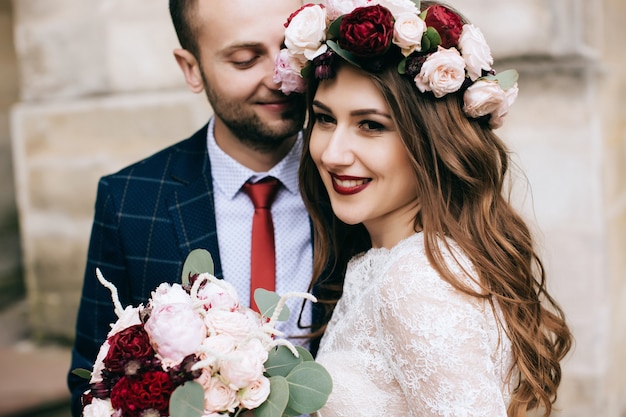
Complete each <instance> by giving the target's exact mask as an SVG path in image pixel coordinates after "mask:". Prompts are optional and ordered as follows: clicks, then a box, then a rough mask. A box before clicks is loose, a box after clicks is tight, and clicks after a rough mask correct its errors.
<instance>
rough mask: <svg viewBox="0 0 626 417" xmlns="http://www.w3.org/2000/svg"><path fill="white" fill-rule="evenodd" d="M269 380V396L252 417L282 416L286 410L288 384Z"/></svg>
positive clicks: (277, 379) (282, 381) (276, 379)
mask: <svg viewBox="0 0 626 417" xmlns="http://www.w3.org/2000/svg"><path fill="white" fill-rule="evenodd" d="M269 380H270V395H269V397H267V400H265V401H264V402H263V404H261V405H260V406H259V407H258V408H255V409H254V417H278V416H282V415H283V413H284V412H285V408H287V403H288V402H289V384H288V383H287V380H286V379H285V378H284V377H282V376H273V377H270V378H269ZM171 415H173V414H171ZM177 417H178V416H177Z"/></svg>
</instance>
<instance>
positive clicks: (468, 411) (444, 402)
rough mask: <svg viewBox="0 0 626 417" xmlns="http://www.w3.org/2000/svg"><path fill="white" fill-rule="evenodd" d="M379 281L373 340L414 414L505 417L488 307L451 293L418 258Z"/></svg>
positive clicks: (403, 262)
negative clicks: (380, 282) (374, 336)
mask: <svg viewBox="0 0 626 417" xmlns="http://www.w3.org/2000/svg"><path fill="white" fill-rule="evenodd" d="M457 272H458V271H457ZM383 281H384V283H383V285H381V286H380V287H379V291H380V294H379V297H378V300H379V304H378V305H377V306H375V314H376V315H377V316H378V317H377V320H376V322H377V323H376V326H377V329H376V330H377V332H378V335H377V336H378V339H379V340H380V341H381V343H382V352H384V353H383V354H384V355H387V358H386V362H387V363H389V364H391V371H392V372H393V373H394V377H395V378H396V379H397V380H398V381H399V383H400V386H401V387H402V389H403V391H404V396H405V397H406V401H407V405H408V409H409V410H412V413H413V414H412V415H415V416H420V417H425V416H449V417H451V416H464V417H471V416H476V417H478V416H480V417H496V416H499V417H506V400H505V398H504V395H503V381H502V379H501V375H502V372H504V373H505V374H506V370H503V369H497V368H498V367H499V366H500V365H499V364H498V359H497V358H498V354H497V351H498V346H499V343H500V339H499V337H500V332H499V331H498V324H497V322H496V320H495V317H494V315H493V311H492V308H491V306H490V305H489V303H488V302H485V301H484V300H480V299H477V298H475V297H471V296H468V295H466V294H464V293H461V292H460V291H457V290H455V289H454V288H453V287H452V286H450V285H449V284H448V283H446V282H445V281H443V280H442V279H441V278H440V277H439V275H438V274H437V273H436V272H435V271H434V270H433V269H432V268H431V267H430V265H429V264H428V262H427V261H426V260H425V259H422V260H421V261H418V262H416V259H415V256H405V257H403V258H400V259H397V262H394V264H393V266H392V267H391V268H390V269H389V270H388V272H387V274H386V275H385V276H384V277H383Z"/></svg>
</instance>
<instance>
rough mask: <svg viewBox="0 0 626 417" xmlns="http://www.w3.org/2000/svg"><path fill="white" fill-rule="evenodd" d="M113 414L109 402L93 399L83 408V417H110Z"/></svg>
mask: <svg viewBox="0 0 626 417" xmlns="http://www.w3.org/2000/svg"><path fill="white" fill-rule="evenodd" d="M114 412H115V410H114V409H113V406H111V400H101V399H99V398H94V399H93V400H91V404H89V405H86V406H85V408H83V417H111V416H112V415H113V413H114Z"/></svg>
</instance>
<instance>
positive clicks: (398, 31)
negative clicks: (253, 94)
mask: <svg viewBox="0 0 626 417" xmlns="http://www.w3.org/2000/svg"><path fill="white" fill-rule="evenodd" d="M285 28H286V30H285V48H284V49H282V50H281V51H280V53H279V54H278V56H277V57H276V66H275V70H274V82H276V83H280V84H281V86H280V89H281V91H282V92H283V93H284V94H290V93H292V92H295V93H303V92H304V91H305V90H306V80H307V79H310V78H311V77H314V78H316V79H318V80H323V79H328V78H332V77H333V76H334V75H335V74H334V68H333V62H334V60H335V59H336V58H335V57H337V56H338V57H340V58H342V59H344V60H346V61H348V62H350V63H351V64H352V65H355V66H356V67H359V68H362V69H364V70H366V71H370V72H376V71H377V70H380V69H381V68H382V66H383V64H384V63H385V62H386V61H387V60H388V59H390V57H391V56H392V55H391V54H393V53H395V54H398V55H399V56H401V60H400V62H399V64H398V72H399V73H400V74H403V75H405V76H407V77H410V78H412V79H413V80H414V82H415V86H416V87H417V89H418V90H419V91H420V92H422V93H425V92H432V94H433V95H434V96H435V97H436V98H441V97H443V96H445V95H446V94H450V93H456V92H462V93H463V111H464V112H465V114H466V115H467V116H468V117H470V118H482V117H485V118H487V117H488V120H489V126H490V127H491V128H492V129H496V128H498V127H500V126H502V122H503V119H504V116H506V114H507V113H508V110H509V107H510V106H511V105H512V104H513V102H514V101H515V98H516V97H517V93H518V88H517V78H518V74H517V72H516V71H515V70H507V71H504V72H502V73H500V74H497V75H496V72H495V70H494V69H493V68H492V67H491V66H492V64H493V58H492V56H491V50H490V49H489V46H488V45H487V42H486V41H485V38H484V36H483V34H482V32H481V31H480V29H478V28H477V27H476V26H474V25H472V24H467V23H466V24H464V23H463V19H462V18H461V16H459V15H458V14H457V13H456V12H454V11H453V10H451V9H450V8H448V7H446V6H444V5H442V4H435V5H432V6H430V7H428V8H426V9H425V10H424V11H423V12H420V5H419V0H415V1H414V0H326V1H325V4H306V5H304V6H302V7H301V8H300V9H298V10H297V11H295V12H294V13H292V14H291V16H289V18H288V20H287V22H286V23H285ZM400 54H401V55H400Z"/></svg>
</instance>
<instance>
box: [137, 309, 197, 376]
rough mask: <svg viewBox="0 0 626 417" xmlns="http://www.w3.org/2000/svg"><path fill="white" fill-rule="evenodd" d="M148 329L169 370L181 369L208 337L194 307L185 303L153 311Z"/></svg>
mask: <svg viewBox="0 0 626 417" xmlns="http://www.w3.org/2000/svg"><path fill="white" fill-rule="evenodd" d="M144 328H145V330H146V333H148V336H150V342H151V344H152V347H153V348H154V350H155V351H156V352H157V355H158V356H159V357H160V358H161V360H162V361H163V365H165V366H174V365H177V364H178V363H180V361H182V360H183V359H184V358H185V356H187V355H191V354H192V353H196V352H197V351H198V348H199V347H200V345H201V344H202V341H203V340H204V338H205V337H206V334H207V331H206V326H205V325H204V320H203V319H202V317H201V316H200V315H199V314H198V313H197V312H196V311H195V310H194V309H193V307H192V306H191V305H189V304H182V303H175V304H168V305H163V306H161V307H159V308H157V309H153V310H152V313H151V314H150V318H149V319H148V321H146V324H145V326H144Z"/></svg>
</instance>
